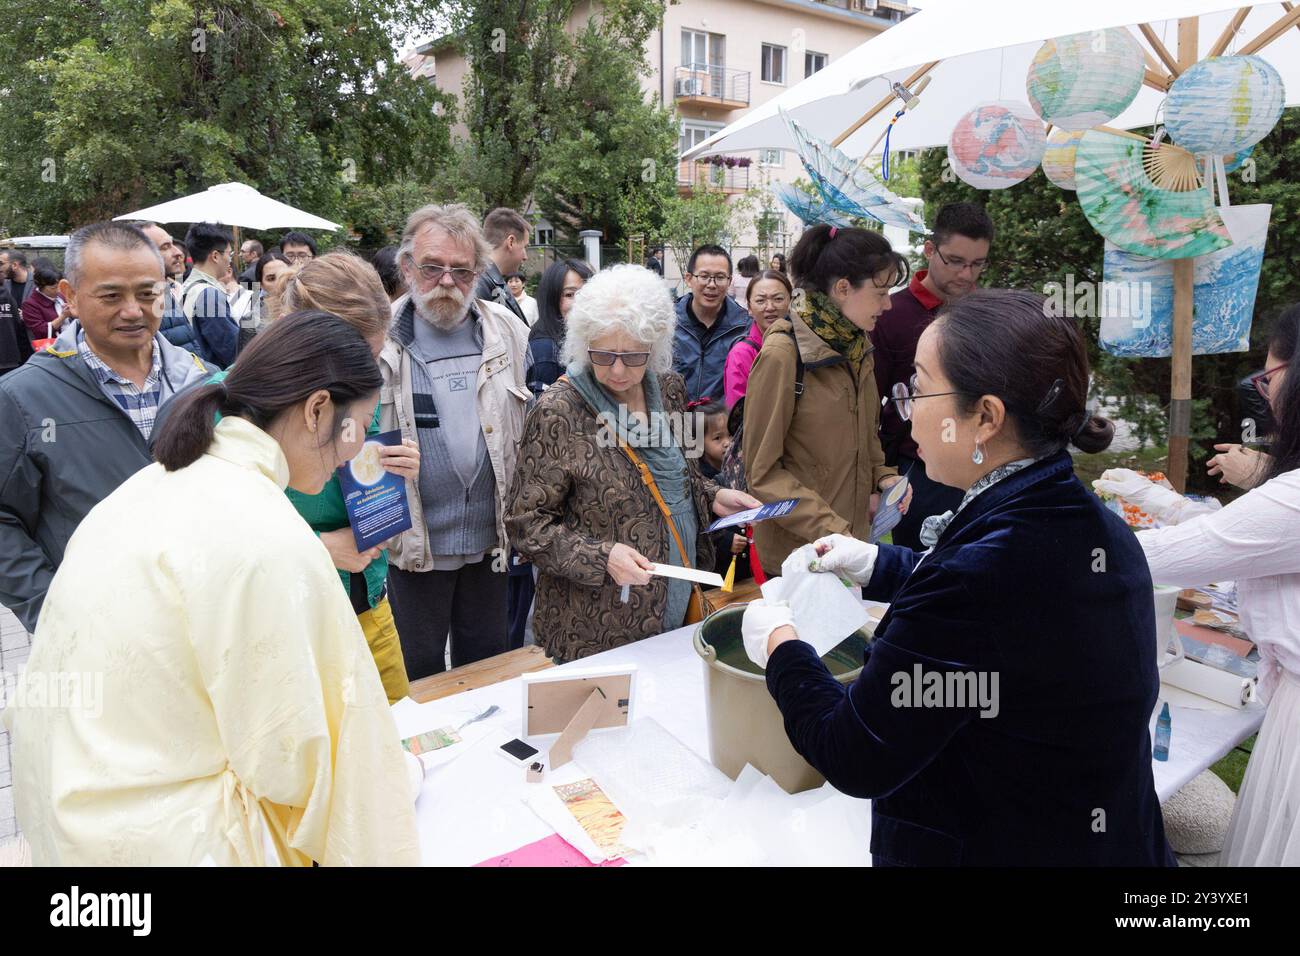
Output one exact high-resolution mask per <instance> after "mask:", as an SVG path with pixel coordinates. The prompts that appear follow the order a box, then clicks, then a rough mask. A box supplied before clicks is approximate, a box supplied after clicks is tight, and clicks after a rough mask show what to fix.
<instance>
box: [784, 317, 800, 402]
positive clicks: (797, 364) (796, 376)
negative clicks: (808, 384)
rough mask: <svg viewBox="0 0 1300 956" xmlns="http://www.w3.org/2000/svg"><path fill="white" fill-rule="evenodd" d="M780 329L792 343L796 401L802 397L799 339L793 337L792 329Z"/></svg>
mask: <svg viewBox="0 0 1300 956" xmlns="http://www.w3.org/2000/svg"><path fill="white" fill-rule="evenodd" d="M781 331H782V332H784V333H785V334H786V335H788V336H790V341H791V342H793V343H794V400H795V401H796V402H797V401H799V399H800V398H802V397H803V355H801V354H800V352H799V340H798V339H797V338H795V334H794V329H782V330H781Z"/></svg>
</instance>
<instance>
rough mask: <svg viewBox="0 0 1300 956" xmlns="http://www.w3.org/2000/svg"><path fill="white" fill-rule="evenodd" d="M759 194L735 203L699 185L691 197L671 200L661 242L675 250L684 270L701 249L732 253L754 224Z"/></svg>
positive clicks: (691, 193) (746, 194)
mask: <svg viewBox="0 0 1300 956" xmlns="http://www.w3.org/2000/svg"><path fill="white" fill-rule="evenodd" d="M755 192H756V191H755V190H750V191H749V192H747V193H745V194H743V195H741V196H739V197H736V198H735V199H732V198H731V197H730V196H729V195H728V194H727V193H724V192H723V191H722V190H720V189H709V188H707V187H706V186H703V185H699V186H696V187H695V188H694V189H693V190H692V191H691V192H690V193H688V194H685V195H677V196H673V197H671V198H670V199H669V201H668V202H667V203H666V204H665V206H664V224H663V228H662V229H661V230H660V232H659V235H658V236H657V238H658V241H659V242H661V243H662V244H663V245H665V246H666V247H668V248H669V249H670V250H672V253H673V255H674V256H675V257H676V258H677V263H678V265H679V266H680V267H681V268H682V269H685V268H686V263H687V261H688V260H689V259H690V257H691V252H692V251H693V250H694V249H696V248H698V247H699V246H703V245H718V246H722V247H723V248H724V249H730V248H731V247H732V246H733V245H734V244H735V242H736V239H737V237H739V236H740V235H741V234H742V233H744V232H745V230H746V228H747V227H748V226H749V225H750V223H751V221H752V214H753V207H754V203H755V202H756V200H757V197H756V196H755Z"/></svg>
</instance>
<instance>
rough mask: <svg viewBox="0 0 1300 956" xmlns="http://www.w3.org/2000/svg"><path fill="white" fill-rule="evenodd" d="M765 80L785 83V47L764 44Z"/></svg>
mask: <svg viewBox="0 0 1300 956" xmlns="http://www.w3.org/2000/svg"><path fill="white" fill-rule="evenodd" d="M763 82H764V83H780V84H782V85H785V47H783V46H773V45H772V44H771V43H764V44H763Z"/></svg>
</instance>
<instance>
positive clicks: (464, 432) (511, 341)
mask: <svg viewBox="0 0 1300 956" xmlns="http://www.w3.org/2000/svg"><path fill="white" fill-rule="evenodd" d="M489 251H490V249H489V247H488V244H487V242H486V241H485V240H484V239H483V234H482V232H481V231H480V230H479V225H478V222H477V221H475V219H474V217H473V215H472V214H471V213H470V212H469V210H468V209H466V208H465V207H464V206H459V205H456V206H425V207H424V208H423V209H419V210H417V211H416V212H415V213H413V214H412V215H411V217H410V219H409V220H408V221H407V224H406V231H405V232H404V233H403V234H402V244H401V246H400V248H399V250H398V261H399V262H400V264H401V268H402V271H403V273H404V275H405V276H406V281H407V286H408V288H409V289H410V292H409V293H407V294H406V295H404V296H402V297H401V298H399V299H398V300H397V301H396V302H394V303H393V324H392V326H391V327H390V329H389V335H388V341H387V342H385V343H384V349H383V351H382V352H381V353H380V356H379V368H380V371H381V372H382V373H383V376H384V387H383V390H382V391H381V392H380V399H379V419H380V427H381V428H382V430H384V431H390V430H392V429H395V428H400V429H401V430H402V437H403V438H410V439H414V440H415V441H418V442H419V444H420V475H419V478H418V479H417V480H412V479H407V481H408V484H407V491H408V499H409V501H410V506H411V521H412V527H411V529H410V530H409V531H404V532H402V533H401V534H400V535H398V536H397V537H396V538H394V539H393V540H391V541H390V542H388V594H389V599H390V600H391V602H392V606H393V618H394V620H395V621H396V623H397V633H398V636H399V637H400V638H401V641H402V655H403V657H404V659H405V662H406V673H407V676H409V677H410V679H411V680H418V679H419V678H421V677H427V676H428V675H430V674H436V673H440V672H441V671H443V670H444V669H445V664H444V659H445V655H446V648H447V643H448V640H449V639H450V642H451V662H452V666H454V667H460V666H461V665H463V664H472V663H474V662H475V661H478V660H482V659H483V658H485V657H490V656H492V655H494V654H500V653H501V652H503V651H505V650H506V646H507V636H506V635H507V617H506V609H507V592H508V587H507V584H508V582H507V566H506V560H507V542H506V532H505V511H506V493H507V491H508V490H509V488H510V479H511V478H512V477H513V475H514V470H515V457H516V455H517V454H518V450H519V440H520V438H521V437H522V435H523V426H524V408H525V406H526V404H527V402H528V400H529V399H530V398H531V397H532V393H531V392H529V391H528V388H527V385H526V384H525V378H524V371H525V370H524V356H525V354H526V353H527V350H528V326H527V325H526V324H525V323H523V322H520V321H519V320H518V319H516V318H515V317H514V315H513V313H510V312H507V311H506V310H505V309H504V308H503V307H501V306H498V305H497V304H496V303H493V302H489V301H487V300H486V299H477V300H476V299H475V298H474V297H473V290H474V280H475V278H476V276H477V275H479V274H480V273H481V272H482V270H483V268H484V267H485V266H486V264H487V263H488V262H489V261H490V260H489V258H488V254H489Z"/></svg>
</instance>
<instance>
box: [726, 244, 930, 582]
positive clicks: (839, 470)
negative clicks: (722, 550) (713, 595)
mask: <svg viewBox="0 0 1300 956" xmlns="http://www.w3.org/2000/svg"><path fill="white" fill-rule="evenodd" d="M790 272H791V276H792V279H793V281H794V286H795V289H794V297H793V300H792V304H791V308H790V312H789V314H788V315H786V316H783V317H782V318H779V319H777V320H776V321H774V322H773V323H772V324H771V325H770V326H768V328H767V330H766V331H765V332H764V333H763V346H762V348H761V349H760V350H759V353H758V358H757V359H756V360H755V361H754V367H753V369H752V370H751V371H750V373H749V380H748V382H747V383H746V392H745V395H746V398H745V412H744V428H743V432H744V448H743V458H744V462H745V476H746V479H747V480H748V482H749V490H750V492H751V493H752V494H753V495H754V496H755V497H757V498H758V499H759V500H760V501H768V502H771V501H781V500H784V499H787V498H798V499H799V506H798V507H797V508H795V509H794V510H793V511H791V512H790V513H789V514H788V515H786V516H785V517H783V518H773V519H770V520H768V521H764V522H761V523H759V524H756V525H754V546H755V548H756V549H757V550H758V555H759V559H760V561H761V563H762V566H763V569H764V571H765V572H766V573H768V574H772V573H778V574H779V573H780V570H781V564H782V562H784V561H785V559H786V557H788V556H789V554H790V553H791V552H792V551H794V550H795V549H797V548H799V547H802V546H803V545H805V544H808V543H809V542H812V541H815V540H817V539H818V538H820V537H822V536H824V535H828V534H834V533H837V532H838V533H841V534H852V535H857V536H859V537H864V538H865V537H866V536H867V535H868V534H869V533H870V531H871V516H872V514H873V513H874V511H875V510H876V502H877V499H876V492H879V491H884V490H885V489H887V488H889V487H891V486H893V485H894V484H895V483H896V482H897V481H898V480H899V477H898V472H897V471H896V470H895V469H893V468H889V467H887V466H886V465H885V453H884V452H883V451H882V450H881V448H880V434H879V432H880V395H879V393H878V392H877V390H876V377H875V371H874V366H873V364H872V361H871V340H870V339H869V338H868V337H867V333H868V332H870V331H871V330H872V329H873V328H875V326H876V319H877V318H879V317H880V314H881V313H882V312H884V311H885V310H886V309H888V308H889V290H890V289H891V288H893V287H894V286H896V285H898V284H899V283H900V282H904V281H906V279H907V272H908V268H907V260H906V259H904V258H903V257H902V256H900V255H899V254H898V253H896V252H894V250H893V249H892V248H891V247H890V245H889V240H888V239H886V238H885V237H884V236H883V235H881V234H880V233H878V232H869V231H868V230H866V229H848V228H835V227H832V226H826V225H821V226H813V227H812V228H811V229H808V230H806V231H805V232H804V234H803V236H801V237H800V239H799V242H798V244H797V245H796V246H795V247H794V251H792V252H791V253H790ZM907 495H908V497H907V498H905V499H904V503H903V507H904V510H906V507H907V503H908V502H909V501H910V500H911V498H910V496H911V491H910V490H909V491H908V493H907Z"/></svg>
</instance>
